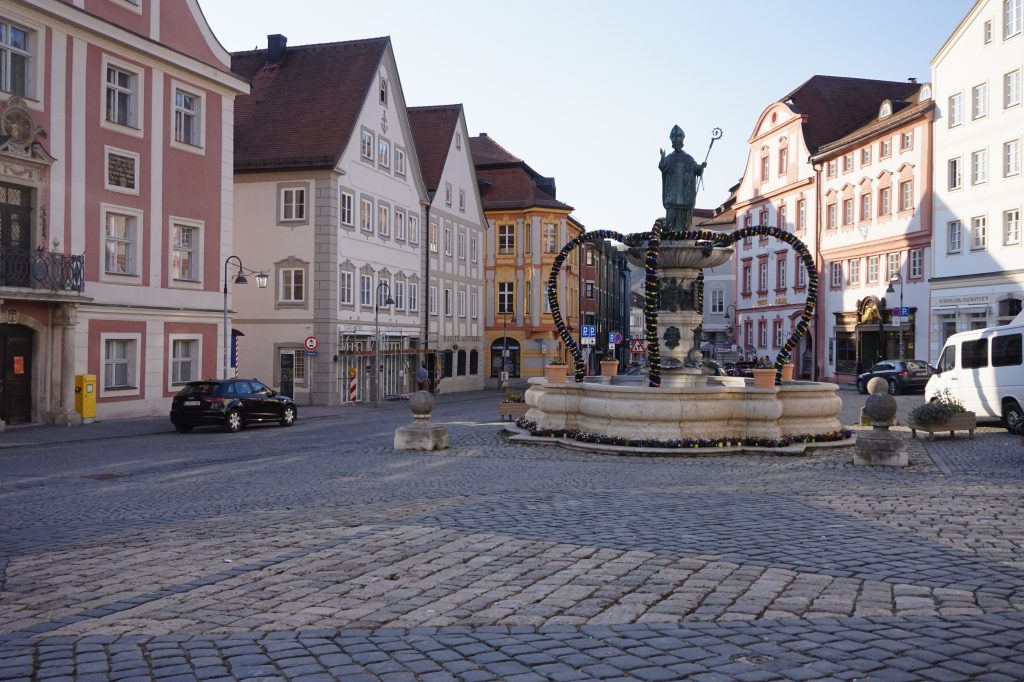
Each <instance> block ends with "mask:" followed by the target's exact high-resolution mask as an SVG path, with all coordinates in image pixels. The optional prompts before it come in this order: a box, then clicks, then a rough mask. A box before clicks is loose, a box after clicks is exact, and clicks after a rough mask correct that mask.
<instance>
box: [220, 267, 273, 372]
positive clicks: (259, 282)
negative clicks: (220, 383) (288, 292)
mask: <svg viewBox="0 0 1024 682" xmlns="http://www.w3.org/2000/svg"><path fill="white" fill-rule="evenodd" d="M231 261H235V262H236V263H237V264H238V274H237V275H235V284H248V283H249V280H248V279H246V277H245V273H247V272H248V273H249V274H250V275H256V286H258V287H259V288H260V289H266V288H267V280H268V279H269V275H267V273H265V272H256V271H255V270H250V269H249V268H246V267H244V266H243V265H242V259H241V258H239V257H238V256H228V257H227V258H225V259H224V378H225V379H227V378H228V343H229V342H230V341H229V339H230V338H231V330H229V329H228V263H230V262H231Z"/></svg>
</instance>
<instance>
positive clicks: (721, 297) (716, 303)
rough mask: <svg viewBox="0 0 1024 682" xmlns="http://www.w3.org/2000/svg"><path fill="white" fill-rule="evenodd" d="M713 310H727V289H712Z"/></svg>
mask: <svg viewBox="0 0 1024 682" xmlns="http://www.w3.org/2000/svg"><path fill="white" fill-rule="evenodd" d="M711 312H713V313H724V312H725V291H723V290H722V289H712V290H711Z"/></svg>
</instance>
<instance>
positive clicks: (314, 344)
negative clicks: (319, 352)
mask: <svg viewBox="0 0 1024 682" xmlns="http://www.w3.org/2000/svg"><path fill="white" fill-rule="evenodd" d="M303 345H304V346H306V350H316V349H317V348H319V347H320V342H319V341H317V338H316V337H315V336H307V337H306V340H305V341H304V342H303Z"/></svg>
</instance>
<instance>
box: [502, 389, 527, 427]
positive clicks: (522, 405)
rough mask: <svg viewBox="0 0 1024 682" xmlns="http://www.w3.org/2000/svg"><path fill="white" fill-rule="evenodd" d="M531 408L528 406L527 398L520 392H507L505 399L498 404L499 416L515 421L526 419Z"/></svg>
mask: <svg viewBox="0 0 1024 682" xmlns="http://www.w3.org/2000/svg"><path fill="white" fill-rule="evenodd" d="M529 409H530V406H529V405H527V404H526V397H525V396H524V395H523V394H522V393H520V392H519V391H506V392H505V397H504V398H502V399H501V402H500V403H498V416H499V417H501V418H502V419H504V418H506V417H508V418H509V419H511V420H513V421H515V420H516V419H519V418H520V417H525V416H526V412H527V411H528V410H529Z"/></svg>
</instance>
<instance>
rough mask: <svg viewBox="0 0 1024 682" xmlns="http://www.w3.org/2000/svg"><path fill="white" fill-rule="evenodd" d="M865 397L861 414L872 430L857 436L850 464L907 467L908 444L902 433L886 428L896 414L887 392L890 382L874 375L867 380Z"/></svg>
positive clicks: (893, 400) (894, 401) (894, 400)
mask: <svg viewBox="0 0 1024 682" xmlns="http://www.w3.org/2000/svg"><path fill="white" fill-rule="evenodd" d="M867 388H868V393H870V394H871V395H869V396H868V399H867V400H866V401H865V402H864V409H863V414H864V415H865V416H866V417H867V418H868V419H870V420H871V431H865V432H861V433H859V434H858V435H857V449H856V451H855V452H854V453H853V463H854V464H861V465H867V466H890V467H905V466H907V463H908V460H907V444H906V441H905V439H904V438H903V436H901V435H900V434H898V433H895V432H893V431H890V430H889V426H890V425H891V424H893V423H895V422H894V417H895V416H896V398H894V397H892V396H891V395H889V384H888V382H886V380H885V379H882V378H880V377H875V378H874V379H872V380H871V381H869V382H868V386H867Z"/></svg>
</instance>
